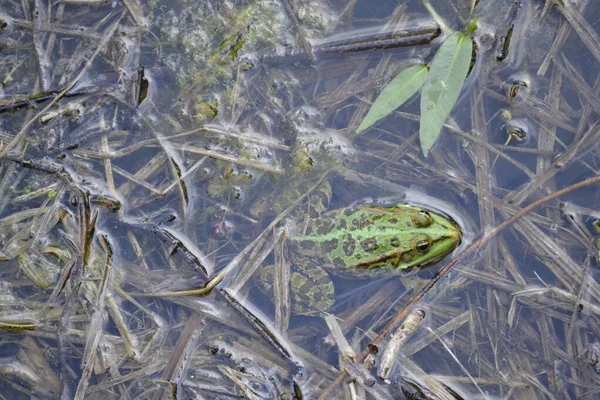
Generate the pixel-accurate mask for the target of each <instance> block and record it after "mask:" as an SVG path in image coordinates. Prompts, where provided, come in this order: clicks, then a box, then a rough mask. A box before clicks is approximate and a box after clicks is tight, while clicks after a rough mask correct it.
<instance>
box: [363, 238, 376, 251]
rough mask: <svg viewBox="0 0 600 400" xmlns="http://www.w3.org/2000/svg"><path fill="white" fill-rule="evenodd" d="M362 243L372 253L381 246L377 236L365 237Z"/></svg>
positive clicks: (365, 249)
mask: <svg viewBox="0 0 600 400" xmlns="http://www.w3.org/2000/svg"><path fill="white" fill-rule="evenodd" d="M360 245H361V246H362V248H363V250H364V251H366V252H367V253H372V252H374V251H376V250H377V249H378V248H379V245H378V244H377V238H370V239H365V240H363V241H362V242H360Z"/></svg>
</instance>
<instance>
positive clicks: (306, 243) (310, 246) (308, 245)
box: [298, 240, 315, 250]
mask: <svg viewBox="0 0 600 400" xmlns="http://www.w3.org/2000/svg"><path fill="white" fill-rule="evenodd" d="M298 246H300V247H301V248H303V249H307V250H314V248H315V242H313V241H312V240H302V241H300V242H299V243H298Z"/></svg>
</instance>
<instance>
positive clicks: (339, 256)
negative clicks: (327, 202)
mask: <svg viewBox="0 0 600 400" xmlns="http://www.w3.org/2000/svg"><path fill="white" fill-rule="evenodd" d="M297 225H298V226H293V227H292V228H291V229H290V230H289V236H288V239H287V252H288V258H289V260H290V262H291V265H292V274H291V280H290V290H291V297H292V310H293V312H294V313H295V314H304V315H309V314H313V313H315V312H326V311H328V310H329V309H330V308H332V307H333V305H334V304H335V288H334V285H333V282H332V280H331V277H330V274H334V275H339V276H343V277H349V278H362V279H366V278H373V277H378V276H382V275H384V274H390V273H391V272H392V271H400V272H408V271H412V270H415V269H420V268H424V267H428V266H431V265H433V264H435V263H437V262H439V261H441V260H442V259H444V258H445V257H446V256H447V255H449V254H450V253H451V252H452V251H454V249H456V248H457V247H458V245H459V244H460V242H461V239H462V231H461V229H460V227H459V226H458V224H457V223H456V222H455V221H454V220H453V219H452V218H450V217H449V216H446V215H445V214H443V213H441V212H437V211H432V210H429V209H426V208H424V207H422V206H419V205H414V204H396V205H392V206H379V205H354V206H348V207H343V208H338V209H335V210H331V211H327V212H326V213H324V214H322V215H321V216H320V217H318V218H310V219H308V220H307V221H303V223H302V224H297ZM272 268H274V267H268V268H263V269H262V270H261V272H260V275H261V276H260V280H261V281H263V284H264V283H265V282H267V281H270V282H272V279H273V278H272V277H273V270H272ZM266 285H267V286H268V284H266ZM267 290H269V289H268V288H267Z"/></svg>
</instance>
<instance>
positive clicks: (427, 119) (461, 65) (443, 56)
mask: <svg viewBox="0 0 600 400" xmlns="http://www.w3.org/2000/svg"><path fill="white" fill-rule="evenodd" d="M472 52H473V41H472V40H471V37H470V36H469V35H465V34H464V33H461V32H455V33H453V34H452V35H450V36H449V37H448V39H446V41H445V42H444V43H443V44H442V45H441V46H440V48H439V50H438V51H437V53H435V56H434V57H433V61H432V62H431V67H430V68H429V75H428V77H427V81H426V82H425V85H424V86H423V91H422V92H421V127H420V130H419V138H420V139H421V149H422V150H423V154H424V155H425V157H427V153H428V152H429V149H431V147H432V146H433V144H434V143H435V141H436V139H437V137H438V135H439V134H440V131H441V130H442V127H443V126H444V122H446V118H448V115H450V111H452V107H454V104H455V103H456V101H457V100H458V95H459V94H460V91H461V90H462V87H463V84H464V82H465V78H466V77H467V72H468V71H469V65H470V64H471V53H472Z"/></svg>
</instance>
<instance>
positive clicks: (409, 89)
mask: <svg viewBox="0 0 600 400" xmlns="http://www.w3.org/2000/svg"><path fill="white" fill-rule="evenodd" d="M426 79H427V66H426V65H413V66H412V67H408V68H406V69H403V70H402V71H400V73H399V74H398V75H396V77H395V78H394V79H392V81H391V82H390V83H388V84H387V86H386V87H385V88H383V90H382V91H381V93H380V94H379V96H378V97H377V99H376V100H375V102H374V103H373V105H372V106H371V108H370V109H369V112H368V113H367V116H366V117H365V119H363V121H362V122H361V123H360V125H359V126H358V129H357V130H356V133H360V132H362V131H364V130H365V129H367V128H370V127H371V126H373V125H374V124H375V123H376V122H378V121H380V120H381V119H383V118H385V117H387V116H388V115H389V114H391V113H392V111H394V110H395V109H396V108H398V107H400V106H401V105H402V104H404V102H406V101H407V100H408V99H410V98H411V97H412V95H413V94H415V93H416V92H417V91H418V90H419V89H420V88H421V86H423V83H424V82H425V80H426Z"/></svg>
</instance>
